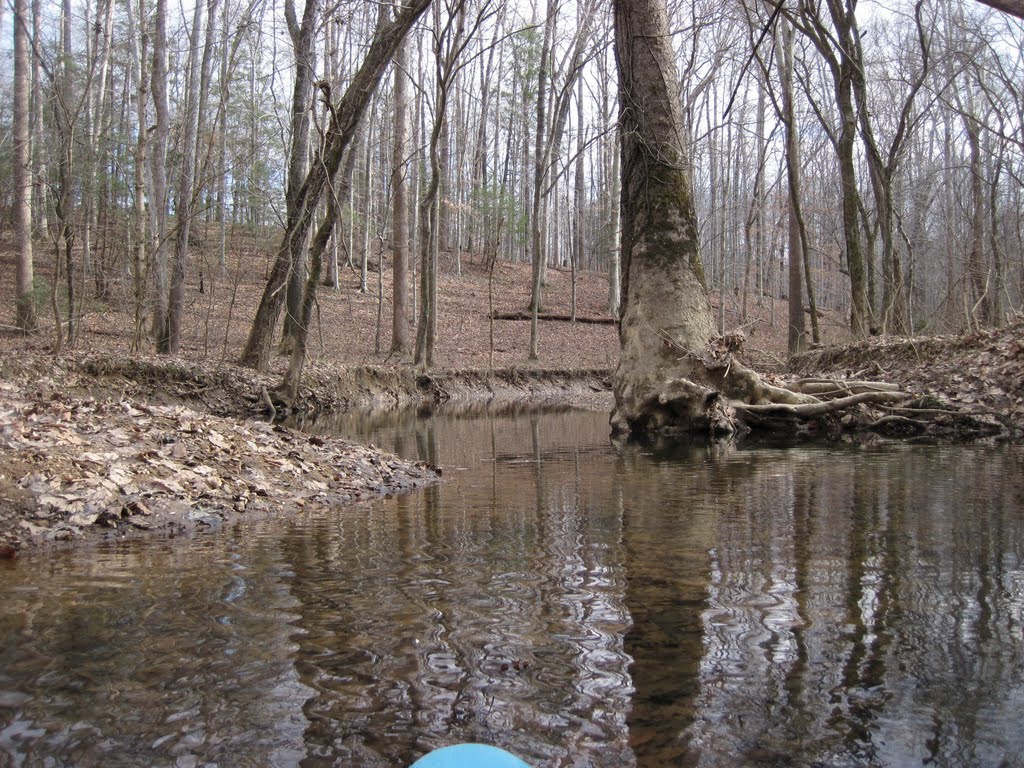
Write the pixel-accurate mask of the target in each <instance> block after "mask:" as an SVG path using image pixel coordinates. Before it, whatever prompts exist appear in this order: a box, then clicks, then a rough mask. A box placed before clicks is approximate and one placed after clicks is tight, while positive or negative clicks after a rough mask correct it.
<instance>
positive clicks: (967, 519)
mask: <svg viewBox="0 0 1024 768" xmlns="http://www.w3.org/2000/svg"><path fill="white" fill-rule="evenodd" d="M311 429H318V430H326V431H330V432H334V433H340V434H346V435H352V436H355V437H358V438H360V439H362V440H365V441H371V442H373V443H374V444H376V445H378V446H380V447H383V448H387V449H390V450H395V451H396V452H399V453H401V454H403V455H405V456H408V457H414V458H421V459H424V460H428V461H431V462H434V463H437V464H440V465H442V466H443V467H444V482H443V483H442V484H440V485H438V486H434V487H431V488H428V489H425V490H422V491H419V492H417V493H414V494H410V495H406V496H401V497H397V498H392V499H382V500H378V501H374V502H367V503H364V504H361V505H357V506H353V507H348V508H345V509H340V510H337V511H336V512H333V513H330V514H322V513H321V514H313V513H308V512H304V511H302V510H286V511H285V514H283V515H282V516H280V517H278V518H276V519H271V520H264V521H251V522H243V523H240V524H238V525H234V526H232V527H230V528H226V529H224V530H222V531H217V532H213V533H208V534H204V535H197V536H194V537H191V538H185V539H159V540H150V541H133V542H129V543H123V542H122V543H110V544H107V545H103V546H98V547H93V548H88V549H83V550H78V551H70V552H63V553H57V554H53V553H50V554H41V555H30V556H26V557H23V558H21V559H19V560H16V561H12V562H0V768H7V766H19V767H20V766H25V767H33V768H34V767H36V766H43V767H46V768H51V767H54V766H81V767H82V768H86V767H89V766H105V767H107V768H109V767H111V766H175V767H176V768H177V767H181V768H188V767H190V766H221V767H222V768H235V767H241V766H253V767H254V768H255V767H257V766H259V767H260V768H264V767H266V766H299V765H301V766H306V767H308V768H320V767H326V766H359V767H363V766H388V767H391V768H401V767H402V766H407V765H408V764H409V763H411V762H412V761H413V760H414V759H415V758H416V757H418V756H419V755H421V754H423V753H424V752H426V751H428V750H429V749H432V748H434V747H437V746H441V745H444V744H449V743H454V742H459V741H483V742H488V743H492V744H496V745H498V746H501V747H504V748H506V749H508V750H510V751H512V752H514V753H516V754H518V755H519V756H520V757H522V758H523V759H524V760H526V761H527V762H528V763H530V764H531V765H532V766H535V768H542V767H544V768H551V767H554V766H572V767H574V768H583V767H585V766H593V767H594V768H605V767H607V768H612V767H613V766H614V767H615V768H622V767H627V768H628V767H629V766H903V765H922V764H930V765H938V766H999V765H1007V766H1011V765H1022V764H1024V757H1022V756H1024V728H1021V726H1020V722H1021V720H1020V718H1021V716H1020V713H1021V712H1022V711H1024V562H1022V556H1024V480H1022V478H1024V449H1021V448H1019V447H992V446H981V447H935V446H907V445H896V446H891V445H890V446H880V447H870V448H866V447H852V446H846V445H838V446H837V445H831V446H830V445H812V446H801V447H773V446H769V445H761V446H748V447H740V448H736V447H709V446H706V445H678V444H677V445H673V446H669V447H656V446H647V447H639V446H629V447H613V446H612V445H611V444H610V443H609V440H608V437H607V415H606V414H602V413H595V412H587V411H572V410H557V411H551V410H549V411H537V410H529V409H512V410H508V409H507V410H504V411H493V410H486V409H480V410H478V411H477V412H475V413H467V412H447V413H446V412H444V411H442V412H440V413H438V414H436V415H433V416H430V415H424V414H421V415H419V416H417V415H416V414H413V413H408V414H404V415H401V414H399V415H395V414H389V415H381V416H375V415H373V414H362V415H359V416H346V417H341V418H339V419H337V420H335V421H333V422H331V423H324V424H320V425H316V426H314V427H311Z"/></svg>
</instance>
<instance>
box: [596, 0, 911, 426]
mask: <svg viewBox="0 0 1024 768" xmlns="http://www.w3.org/2000/svg"><path fill="white" fill-rule="evenodd" d="M614 14H615V53H616V59H617V62H618V69H619V102H620V108H619V124H620V126H621V128H622V263H623V267H624V271H625V285H624V296H623V305H622V316H621V322H620V324H619V338H620V341H621V344H622V353H621V357H620V359H619V366H618V368H617V370H616V371H615V376H614V380H613V385H614V391H615V409H614V410H613V412H612V417H611V426H612V431H613V432H614V433H616V434H624V433H630V432H632V433H661V434H672V433H682V432H705V433H729V432H734V431H737V430H738V429H742V428H745V425H746V424H748V423H766V422H768V421H769V420H771V419H772V418H774V417H775V415H776V414H781V416H780V420H784V421H786V423H787V424H795V423H796V422H798V421H799V420H801V419H806V418H817V417H820V416H822V415H825V414H827V413H829V412H832V411H834V410H838V409H840V408H842V407H846V406H849V405H852V404H855V403H856V402H861V399H860V397H853V398H847V399H845V400H843V401H841V402H837V403H836V404H835V405H833V404H827V403H821V402H819V401H818V400H817V399H816V398H815V397H813V396H809V395H807V394H804V393H802V392H799V391H790V390H787V389H783V388H780V387H774V386H770V385H768V384H766V383H765V382H763V381H762V380H761V379H760V377H758V376H757V374H756V373H754V372H753V371H751V370H750V369H749V368H746V367H745V366H743V365H742V364H740V363H739V362H738V361H737V360H736V359H735V357H734V356H733V355H732V352H733V351H735V350H736V348H737V347H738V346H739V345H740V344H741V342H742V337H741V336H739V335H736V336H733V337H727V338H725V339H722V340H721V341H720V343H717V344H715V345H714V346H712V345H710V344H709V342H710V341H711V340H712V335H713V333H714V324H713V319H712V314H711V306H710V304H709V302H708V298H707V288H706V283H705V280H704V269H703V266H702V265H701V259H700V245H699V241H698V231H697V216H696V213H695V211H694V205H693V194H692V189H691V178H690V160H689V156H688V152H687V147H686V143H685V140H684V138H683V119H682V111H681V107H680V99H679V85H678V83H677V81H676V71H675V61H674V57H673V54H672V48H671V37H670V35H669V30H668V22H667V14H666V11H665V0H614ZM863 397H866V398H874V397H879V398H880V399H885V398H895V397H901V395H898V394H894V393H892V392H889V391H886V392H884V393H882V394H879V393H877V392H871V393H868V394H867V395H864V396H863Z"/></svg>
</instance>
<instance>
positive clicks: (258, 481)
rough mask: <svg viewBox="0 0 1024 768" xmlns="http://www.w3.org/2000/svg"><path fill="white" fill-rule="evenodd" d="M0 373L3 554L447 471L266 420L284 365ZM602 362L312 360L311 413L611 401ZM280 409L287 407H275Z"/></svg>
mask: <svg viewBox="0 0 1024 768" xmlns="http://www.w3.org/2000/svg"><path fill="white" fill-rule="evenodd" d="M0 373H2V375H0V451H2V456H3V458H2V459H0V559H3V558H7V559H10V558H14V557H16V556H17V555H18V553H19V552H23V551H29V550H32V551H38V550H40V549H44V548H50V547H64V546H70V545H79V544H84V543H88V542H100V541H111V540H126V539H132V538H138V537H142V536H152V535H164V536H169V537H173V536H181V535H190V534H192V533H195V532H197V531H201V530H204V529H217V528H221V527H222V526H225V525H230V524H233V523H235V522H238V521H241V520H245V519H257V518H261V517H267V516H271V515H287V514H289V510H294V511H309V510H312V509H326V508H330V507H337V506H339V505H351V504H355V503H358V502H359V501H363V500H366V499H370V498H377V497H382V496H388V495H391V494H395V493H404V492H408V491H412V490H415V489H417V488H422V487H425V486H427V485H430V484H432V483H436V482H440V480H441V469H440V468H438V467H434V466H431V465H429V464H426V463H423V462H412V461H406V460H404V459H401V458H399V457H397V456H395V455H393V454H391V453H388V452H386V451H382V450H379V449H377V448H374V447H372V446H369V447H368V446H363V445H360V444H358V443H353V442H350V441H347V440H343V439H341V438H335V437H329V436H327V437H325V436H322V435H310V434H307V433H305V432H302V431H301V430H299V429H295V428H292V427H289V426H283V425H282V424H280V423H274V422H271V421H270V420H269V419H268V415H269V413H268V411H269V409H268V408H267V407H266V405H265V403H266V401H267V395H266V393H267V391H268V390H269V389H270V388H271V387H272V386H273V385H274V384H276V382H277V380H278V379H277V378H276V377H275V376H274V375H273V374H265V373H258V372H255V371H252V370H250V369H245V368H240V367H238V366H235V365H211V364H203V363H193V362H186V361H183V360H181V359H174V358H169V359H168V358H164V359H160V358H150V357H125V358H114V357H111V356H106V355H79V356H75V355H72V356H68V357H66V358H62V359H61V360H60V361H56V362H55V361H53V359H52V358H41V357H35V358H33V357H32V356H27V357H23V358H22V359H20V360H19V361H18V363H17V364H16V366H12V365H10V364H8V366H7V367H6V369H5V370H2V372H0ZM607 390H608V372H607V371H601V370H594V369H581V370H575V371H573V370H554V369H522V370H520V369H498V370H490V371H487V370H473V369H460V370H449V371H436V372H431V373H430V374H429V375H427V374H417V373H415V372H414V371H413V370H412V369H411V368H408V367H398V366H392V367H386V366H359V367H316V368H313V369H312V370H311V371H310V372H309V375H308V376H307V377H306V386H304V387H303V395H302V401H301V402H300V403H299V405H300V407H301V410H302V412H304V413H313V414H326V413H332V412H345V411H355V410H360V409H378V410H380V409H384V410H395V409H400V408H405V407H419V406H423V405H431V406H432V405H437V404H440V403H444V402H448V401H451V400H458V401H460V402H467V403H474V402H475V403H496V402H501V403H515V402H524V403H525V402H530V403H540V404H559V403H564V404H573V405H580V406H591V407H593V406H594V405H595V404H597V403H600V402H601V401H602V399H603V400H605V401H606V400H607ZM276 415H278V416H280V415H281V414H276Z"/></svg>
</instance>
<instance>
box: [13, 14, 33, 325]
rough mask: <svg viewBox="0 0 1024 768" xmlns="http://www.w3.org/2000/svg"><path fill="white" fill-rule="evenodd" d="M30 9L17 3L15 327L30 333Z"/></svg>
mask: <svg viewBox="0 0 1024 768" xmlns="http://www.w3.org/2000/svg"><path fill="white" fill-rule="evenodd" d="M29 23H30V16H29V9H28V2H27V0H15V3H14V187H15V195H16V203H15V222H14V225H15V242H16V245H17V259H16V262H15V263H16V277H15V292H14V307H15V321H14V322H15V325H16V326H17V327H18V328H19V329H20V330H22V331H25V332H29V331H33V330H35V328H36V309H35V299H34V297H33V294H32V143H31V141H30V140H29V131H28V127H29V122H30V120H31V115H30V114H29V110H30V101H29V90H30V84H31V80H32V69H31V63H30V60H29Z"/></svg>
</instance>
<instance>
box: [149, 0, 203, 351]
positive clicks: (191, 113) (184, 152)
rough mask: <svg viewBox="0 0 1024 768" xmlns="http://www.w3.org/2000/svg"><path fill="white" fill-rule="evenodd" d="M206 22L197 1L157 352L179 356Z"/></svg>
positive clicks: (192, 202)
mask: <svg viewBox="0 0 1024 768" xmlns="http://www.w3.org/2000/svg"><path fill="white" fill-rule="evenodd" d="M202 23H203V3H202V2H196V4H195V8H194V13H193V16H192V47H191V50H190V52H189V61H188V74H187V77H186V82H187V83H188V91H187V94H186V96H185V114H184V115H183V117H182V123H183V125H182V137H181V145H180V146H181V168H180V169H179V173H178V192H177V195H176V199H175V204H174V212H175V215H176V218H177V231H176V236H175V239H174V263H173V265H172V267H171V285H170V293H169V295H168V301H167V321H166V328H167V335H166V336H165V337H164V338H163V339H162V343H161V344H159V345H158V346H157V351H158V352H161V353H165V354H171V355H176V354H178V352H179V350H180V349H181V324H182V321H183V319H184V318H183V315H184V312H185V276H186V274H187V273H188V250H189V245H188V241H189V232H190V231H191V229H192V211H193V208H194V207H195V200H194V199H193V188H192V187H193V182H194V179H195V159H196V158H195V143H196V131H197V123H198V120H199V80H200V73H199V61H200V59H199V52H200V45H199V40H200V28H201V27H202Z"/></svg>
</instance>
